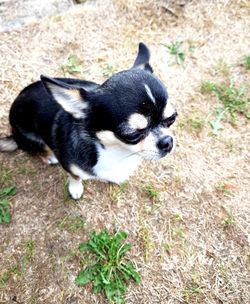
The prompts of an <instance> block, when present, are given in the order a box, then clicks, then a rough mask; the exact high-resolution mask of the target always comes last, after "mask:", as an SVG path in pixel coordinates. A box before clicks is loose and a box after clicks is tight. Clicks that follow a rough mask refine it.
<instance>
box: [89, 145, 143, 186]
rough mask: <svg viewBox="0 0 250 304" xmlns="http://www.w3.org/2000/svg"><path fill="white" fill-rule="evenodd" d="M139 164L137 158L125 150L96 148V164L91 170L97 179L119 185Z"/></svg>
mask: <svg viewBox="0 0 250 304" xmlns="http://www.w3.org/2000/svg"><path fill="white" fill-rule="evenodd" d="M139 163H140V158H139V156H138V155H135V154H132V153H131V152H130V151H128V150H126V149H123V148H119V147H109V148H103V147H101V146H98V162H97V164H96V165H95V167H94V168H93V170H94V173H95V174H96V176H97V178H99V179H102V180H107V181H110V182H113V183H118V184H120V183H122V182H124V181H126V180H127V179H128V178H129V176H130V175H132V174H133V172H134V170H135V169H136V167H137V166H138V165H139Z"/></svg>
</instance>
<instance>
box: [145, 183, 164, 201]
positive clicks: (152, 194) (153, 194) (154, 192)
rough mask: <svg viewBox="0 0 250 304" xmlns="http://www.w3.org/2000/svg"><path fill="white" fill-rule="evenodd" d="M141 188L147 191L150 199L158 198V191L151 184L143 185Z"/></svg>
mask: <svg viewBox="0 0 250 304" xmlns="http://www.w3.org/2000/svg"><path fill="white" fill-rule="evenodd" d="M143 190H144V191H145V192H146V193H147V195H148V196H149V198H150V199H152V200H156V199H158V198H159V195H160V193H159V191H158V190H157V189H156V188H155V187H154V186H153V185H152V184H148V185H145V186H144V187H143Z"/></svg>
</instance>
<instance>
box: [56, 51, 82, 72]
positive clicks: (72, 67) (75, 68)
mask: <svg viewBox="0 0 250 304" xmlns="http://www.w3.org/2000/svg"><path fill="white" fill-rule="evenodd" d="M61 69H62V71H63V74H64V76H66V75H67V74H71V75H75V74H80V73H81V67H80V60H78V59H77V58H76V56H75V55H74V54H73V53H71V54H70V55H69V57H68V59H67V62H66V63H65V64H63V65H62V66H61Z"/></svg>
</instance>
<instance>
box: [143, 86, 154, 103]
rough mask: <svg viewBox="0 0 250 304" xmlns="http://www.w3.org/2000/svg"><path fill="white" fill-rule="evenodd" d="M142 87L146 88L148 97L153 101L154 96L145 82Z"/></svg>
mask: <svg viewBox="0 0 250 304" xmlns="http://www.w3.org/2000/svg"><path fill="white" fill-rule="evenodd" d="M144 87H145V89H146V92H147V94H148V97H149V98H150V99H151V100H152V102H153V103H155V98H154V96H153V94H152V92H151V90H150V87H149V86H148V85H147V84H144Z"/></svg>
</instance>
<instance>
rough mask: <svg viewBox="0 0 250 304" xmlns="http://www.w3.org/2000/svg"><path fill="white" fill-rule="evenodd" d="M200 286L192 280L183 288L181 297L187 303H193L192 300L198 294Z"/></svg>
mask: <svg viewBox="0 0 250 304" xmlns="http://www.w3.org/2000/svg"><path fill="white" fill-rule="evenodd" d="M200 292H201V288H200V286H199V285H198V284H197V283H195V282H193V283H191V284H190V285H189V286H187V287H186V288H185V289H184V290H183V297H184V300H185V301H186V302H187V303H191V302H192V303H193V300H195V298H197V297H198V296H199V295H200Z"/></svg>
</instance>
